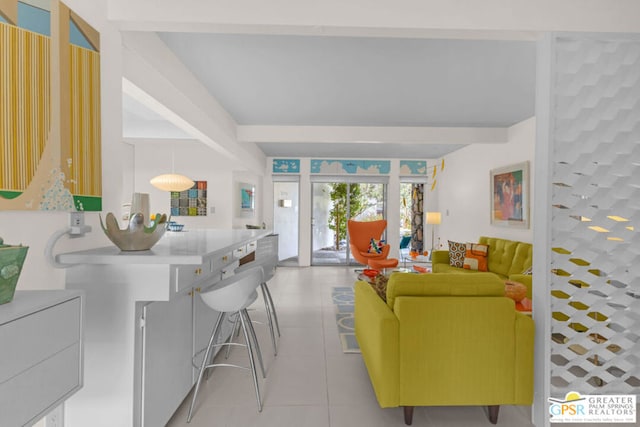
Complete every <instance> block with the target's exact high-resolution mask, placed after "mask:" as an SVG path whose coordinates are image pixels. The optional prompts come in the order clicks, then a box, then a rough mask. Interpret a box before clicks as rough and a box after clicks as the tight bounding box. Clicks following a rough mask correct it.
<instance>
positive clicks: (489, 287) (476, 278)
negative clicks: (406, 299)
mask: <svg viewBox="0 0 640 427" xmlns="http://www.w3.org/2000/svg"><path fill="white" fill-rule="evenodd" d="M460 295H465V296H469V295H474V296H504V281H503V280H501V279H500V278H499V277H498V276H496V275H495V274H493V273H478V272H475V273H474V274H450V273H431V274H413V273H393V274H392V275H391V277H390V278H389V282H388V283H387V305H388V306H389V307H390V308H391V309H393V306H394V303H395V299H396V297H399V296H460Z"/></svg>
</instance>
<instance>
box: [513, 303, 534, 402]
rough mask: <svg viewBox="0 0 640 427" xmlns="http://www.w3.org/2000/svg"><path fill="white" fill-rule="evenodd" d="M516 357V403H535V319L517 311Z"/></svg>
mask: <svg viewBox="0 0 640 427" xmlns="http://www.w3.org/2000/svg"><path fill="white" fill-rule="evenodd" d="M515 328H516V331H515V333H516V345H515V348H516V357H515V362H516V363H515V365H516V366H515V400H516V401H515V404H516V405H531V404H532V403H533V363H534V362H533V340H534V332H535V326H534V323H533V319H532V318H531V317H530V316H527V315H525V314H522V313H516V323H515Z"/></svg>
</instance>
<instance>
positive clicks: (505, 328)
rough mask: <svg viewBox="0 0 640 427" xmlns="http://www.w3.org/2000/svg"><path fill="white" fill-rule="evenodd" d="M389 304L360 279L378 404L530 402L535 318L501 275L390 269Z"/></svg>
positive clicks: (494, 407) (359, 326)
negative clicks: (508, 293)
mask: <svg viewBox="0 0 640 427" xmlns="http://www.w3.org/2000/svg"><path fill="white" fill-rule="evenodd" d="M386 296H387V301H386V302H385V301H384V300H383V299H382V298H380V296H378V294H377V293H376V291H375V290H374V289H373V288H372V286H371V285H370V284H368V283H366V282H362V281H359V282H356V284H355V333H356V338H357V340H358V343H359V345H360V349H361V351H362V357H363V359H364V362H365V365H366V367H367V371H368V373H369V377H370V379H371V384H372V385H373V389H374V391H375V394H376V398H377V400H378V403H379V405H380V406H381V407H383V408H388V407H399V406H403V407H404V416H405V423H406V424H408V425H410V424H411V421H412V416H413V407H415V406H475V405H478V406H485V405H486V406H488V407H489V419H490V420H491V422H492V423H494V424H495V422H496V421H497V416H498V409H499V405H531V403H532V401H533V334H534V324H533V320H532V319H531V318H530V317H529V316H526V315H523V314H522V313H519V312H517V311H516V310H515V307H514V302H513V300H511V299H509V298H507V297H505V296H504V283H503V282H502V280H500V279H499V278H498V277H497V276H496V275H494V274H490V273H477V274H475V275H473V276H471V275H463V274H447V273H444V274H440V273H433V274H412V273H393V274H392V275H391V277H390V279H389V282H388V284H387V292H386Z"/></svg>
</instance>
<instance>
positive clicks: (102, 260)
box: [56, 229, 271, 265]
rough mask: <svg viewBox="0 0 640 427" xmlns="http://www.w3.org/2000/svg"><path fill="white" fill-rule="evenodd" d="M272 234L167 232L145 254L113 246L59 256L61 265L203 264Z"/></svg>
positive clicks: (198, 231) (255, 232) (195, 231)
mask: <svg viewBox="0 0 640 427" xmlns="http://www.w3.org/2000/svg"><path fill="white" fill-rule="evenodd" d="M269 234H271V231H270V230H214V229H209V230H187V231H180V232H171V231H167V232H166V233H165V235H164V236H162V239H160V241H159V242H158V243H157V244H156V245H155V246H154V247H152V248H151V249H150V250H148V251H130V252H123V251H121V250H120V249H118V247H116V246H115V245H112V246H107V247H103V248H95V249H88V250H84V251H78V252H69V253H64V254H59V255H58V256H57V257H56V260H57V261H58V262H60V263H63V264H181V265H185V264H187V265H188V264H202V263H203V262H204V260H205V258H206V257H210V256H215V255H218V254H223V253H225V252H227V251H229V250H230V249H231V248H235V247H238V246H242V245H246V244H248V243H250V242H252V241H256V240H258V239H260V238H262V237H264V236H267V235H269Z"/></svg>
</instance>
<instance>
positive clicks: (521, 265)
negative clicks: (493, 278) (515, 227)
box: [508, 242, 533, 276]
mask: <svg viewBox="0 0 640 427" xmlns="http://www.w3.org/2000/svg"><path fill="white" fill-rule="evenodd" d="M532 265H533V245H531V244H530V243H524V242H518V246H517V247H516V251H515V254H514V256H513V261H512V262H511V268H509V274H508V275H509V276H510V275H512V274H526V273H525V272H526V271H527V269H529V268H531V266H532Z"/></svg>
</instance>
